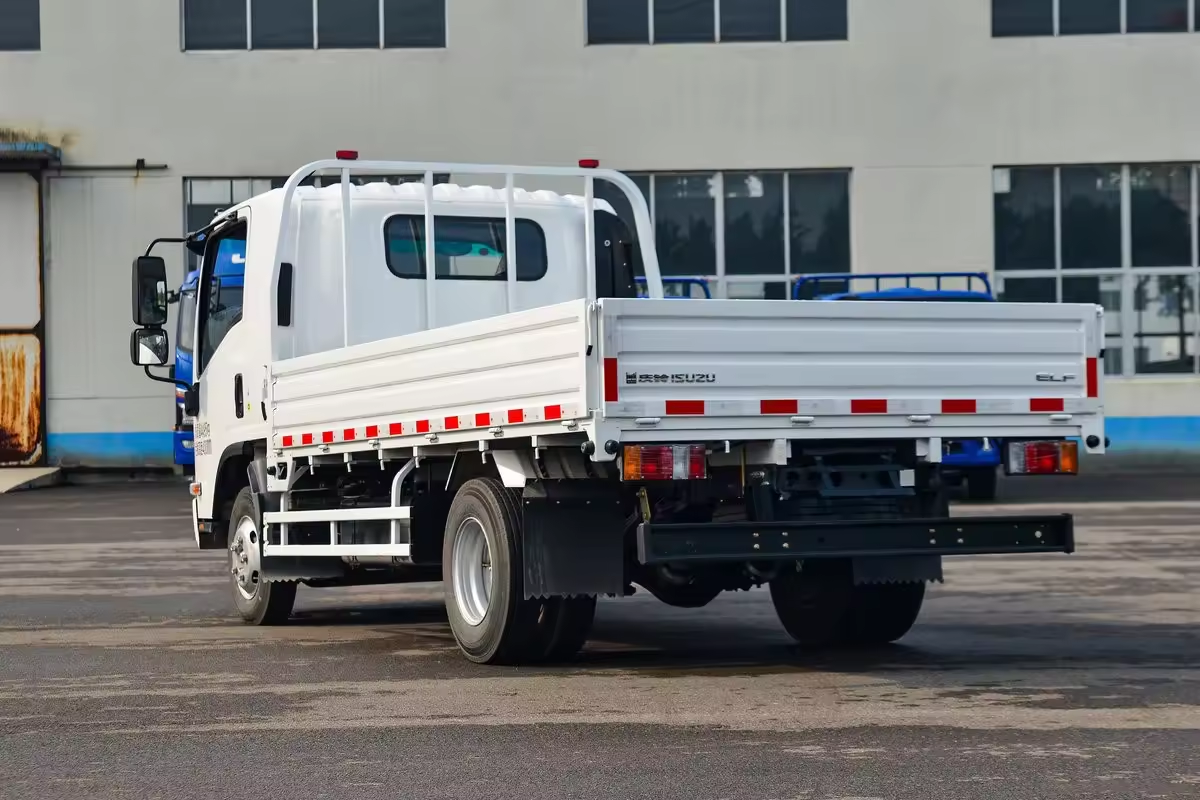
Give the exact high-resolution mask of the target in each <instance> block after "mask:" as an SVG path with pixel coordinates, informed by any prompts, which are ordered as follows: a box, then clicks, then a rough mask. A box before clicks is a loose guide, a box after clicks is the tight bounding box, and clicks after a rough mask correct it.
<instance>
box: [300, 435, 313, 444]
mask: <svg viewBox="0 0 1200 800" xmlns="http://www.w3.org/2000/svg"><path fill="white" fill-rule="evenodd" d="M300 443H301V444H312V434H311V433H304V434H301V435H300Z"/></svg>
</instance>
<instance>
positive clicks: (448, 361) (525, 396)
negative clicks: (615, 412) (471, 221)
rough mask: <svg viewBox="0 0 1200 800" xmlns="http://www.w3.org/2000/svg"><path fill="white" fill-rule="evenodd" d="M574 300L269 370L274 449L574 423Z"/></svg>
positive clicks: (578, 307) (577, 336)
mask: <svg viewBox="0 0 1200 800" xmlns="http://www.w3.org/2000/svg"><path fill="white" fill-rule="evenodd" d="M586 324H587V314H586V304H585V302H584V301H582V300H578V301H571V302H568V303H561V304H558V305H553V306H545V307H542V308H537V309H532V310H529V311H522V312H519V313H514V314H507V315H504V316H501V317H492V318H488V319H483V320H477V321H473V322H467V323H463V324H461V325H452V326H447V327H444V328H437V329H434V330H430V331H423V332H420V333H414V334H410V335H406V336H400V337H395V338H392V339H385V340H381V341H378V342H371V343H368V344H362V345H354V346H351V347H346V348H339V349H337V350H331V351H328V352H325V353H317V354H313V355H308V356H303V357H300V358H294V359H288V360H285V361H280V362H277V363H276V364H275V365H274V367H273V376H274V381H275V385H274V395H273V397H274V406H273V409H274V412H273V417H272V421H273V435H274V444H275V446H276V447H304V446H309V445H315V446H319V445H321V444H329V443H333V442H343V441H349V440H361V439H365V438H385V437H388V436H401V435H403V436H409V435H414V434H420V435H428V434H431V433H438V432H444V431H455V430H468V429H474V428H488V427H492V426H508V425H511V424H528V423H536V422H545V421H553V422H556V423H558V422H560V421H562V420H571V419H581V418H584V417H586V416H587V413H588V409H587V402H586V388H585V381H586V375H587V370H586V362H585V359H586V353H585V347H586V340H587V330H586Z"/></svg>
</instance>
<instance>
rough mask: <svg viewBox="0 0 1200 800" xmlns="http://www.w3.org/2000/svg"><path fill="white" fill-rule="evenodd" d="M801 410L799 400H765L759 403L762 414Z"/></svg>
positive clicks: (787, 412) (793, 412)
mask: <svg viewBox="0 0 1200 800" xmlns="http://www.w3.org/2000/svg"><path fill="white" fill-rule="evenodd" d="M799 410H800V401H799V400H763V401H762V402H760V403H759V404H758V413H760V414H795V413H797V412H798V411H799Z"/></svg>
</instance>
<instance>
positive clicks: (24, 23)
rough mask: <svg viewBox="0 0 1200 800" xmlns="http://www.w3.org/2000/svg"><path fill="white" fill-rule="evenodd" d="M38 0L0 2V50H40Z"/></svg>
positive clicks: (40, 31)
mask: <svg viewBox="0 0 1200 800" xmlns="http://www.w3.org/2000/svg"><path fill="white" fill-rule="evenodd" d="M41 46H42V20H41V9H40V4H39V0H0V50H40V49H41Z"/></svg>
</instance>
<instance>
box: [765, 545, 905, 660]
mask: <svg viewBox="0 0 1200 800" xmlns="http://www.w3.org/2000/svg"><path fill="white" fill-rule="evenodd" d="M798 566H799V567H800V568H799V569H786V570H784V571H783V572H782V573H781V574H780V575H779V576H778V577H776V578H775V579H774V580H772V581H771V601H772V603H774V605H775V612H776V614H778V616H779V621H780V622H781V623H783V627H784V629H785V630H787V632H788V634H789V635H790V636H791V637H792V638H793V639H795V640H796V642H798V643H799V644H801V645H803V646H805V647H813V648H819V647H831V646H837V645H857V646H871V645H882V644H888V643H889V642H894V641H896V640H897V639H899V638H901V637H902V636H904V635H905V634H906V633H908V631H909V629H910V628H912V626H913V624H914V623H915V622H916V621H917V616H918V615H919V614H920V613H921V606H922V604H923V601H924V599H925V584H924V583H887V584H862V585H859V586H856V585H854V573H853V567H852V565H851V562H850V560H849V559H820V560H813V561H809V562H806V563H804V564H801V565H798Z"/></svg>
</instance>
